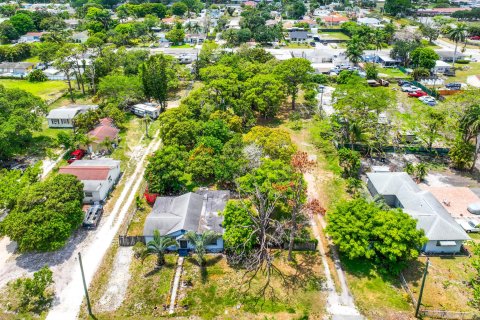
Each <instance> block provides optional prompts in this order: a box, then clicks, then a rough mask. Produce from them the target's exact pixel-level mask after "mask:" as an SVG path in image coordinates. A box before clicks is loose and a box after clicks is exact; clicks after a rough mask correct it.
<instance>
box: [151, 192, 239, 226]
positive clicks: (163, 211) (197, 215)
mask: <svg viewBox="0 0 480 320" xmlns="http://www.w3.org/2000/svg"><path fill="white" fill-rule="evenodd" d="M229 197H230V192H229V191H201V192H199V193H193V192H189V193H186V194H183V195H181V196H178V197H158V198H157V200H156V201H155V204H154V205H153V209H152V212H151V213H150V214H149V215H148V217H147V219H146V220H145V225H144V229H143V234H144V235H146V236H148V235H153V231H154V230H157V229H158V230H159V231H160V234H161V235H169V234H172V233H174V232H177V231H180V230H186V231H195V232H198V233H202V232H204V231H206V230H213V231H215V232H217V233H223V228H222V227H221V224H222V222H223V217H221V216H219V215H218V212H221V211H223V209H224V208H225V205H226V203H227V201H228V199H229Z"/></svg>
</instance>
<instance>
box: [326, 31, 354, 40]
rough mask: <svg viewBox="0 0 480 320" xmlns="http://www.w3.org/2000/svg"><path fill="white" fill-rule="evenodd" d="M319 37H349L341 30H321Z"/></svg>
mask: <svg viewBox="0 0 480 320" xmlns="http://www.w3.org/2000/svg"><path fill="white" fill-rule="evenodd" d="M319 35H320V39H337V40H350V37H349V36H347V35H346V34H345V33H343V32H340V31H339V32H321V33H319Z"/></svg>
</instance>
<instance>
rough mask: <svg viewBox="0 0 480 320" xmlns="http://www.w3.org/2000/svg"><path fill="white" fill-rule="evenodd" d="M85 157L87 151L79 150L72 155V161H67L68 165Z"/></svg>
mask: <svg viewBox="0 0 480 320" xmlns="http://www.w3.org/2000/svg"><path fill="white" fill-rule="evenodd" d="M84 156H85V150H82V149H77V150H75V151H72V153H70V159H68V160H67V162H68V163H72V162H74V161H75V160H80V159H82V158H83V157H84Z"/></svg>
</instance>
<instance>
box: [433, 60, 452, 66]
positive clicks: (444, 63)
mask: <svg viewBox="0 0 480 320" xmlns="http://www.w3.org/2000/svg"><path fill="white" fill-rule="evenodd" d="M435 67H451V65H450V63H447V62H445V61H442V60H437V61H435Z"/></svg>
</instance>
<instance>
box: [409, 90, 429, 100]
mask: <svg viewBox="0 0 480 320" xmlns="http://www.w3.org/2000/svg"><path fill="white" fill-rule="evenodd" d="M408 96H409V97H415V98H420V97H423V96H428V94H427V93H426V92H425V91H422V90H419V91H415V92H409V93H408Z"/></svg>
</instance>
